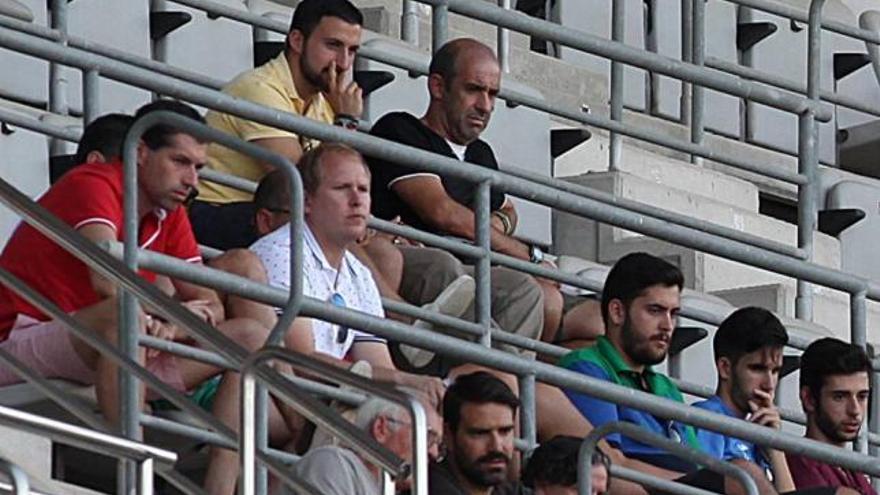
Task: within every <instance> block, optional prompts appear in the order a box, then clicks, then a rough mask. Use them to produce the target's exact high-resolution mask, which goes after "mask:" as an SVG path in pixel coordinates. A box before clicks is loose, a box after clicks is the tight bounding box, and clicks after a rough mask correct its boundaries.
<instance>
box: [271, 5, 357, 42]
mask: <svg viewBox="0 0 880 495" xmlns="http://www.w3.org/2000/svg"><path fill="white" fill-rule="evenodd" d="M324 17H336V18H339V19H342V20H343V21H345V22H347V23H348V24H356V25H358V26H363V25H364V15H363V14H361V11H360V10H358V8H357V7H355V6H354V5H353V4H352V3H351V2H349V1H348V0H303V1H302V2H300V3H299V5H297V6H296V9H295V10H294V11H293V18H292V19H291V20H290V30H289V31H288V32H293V31H294V30H297V31H299V32H301V33H302V34H303V38H308V37H309V35H310V34H312V31H313V30H314V29H315V26H317V25H318V23H320V22H321V19H323V18H324Z"/></svg>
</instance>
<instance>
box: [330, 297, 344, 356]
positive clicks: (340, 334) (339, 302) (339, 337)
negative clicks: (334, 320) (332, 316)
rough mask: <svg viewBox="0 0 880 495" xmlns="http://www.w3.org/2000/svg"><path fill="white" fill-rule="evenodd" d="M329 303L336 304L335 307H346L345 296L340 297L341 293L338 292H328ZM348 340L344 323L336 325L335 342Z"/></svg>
mask: <svg viewBox="0 0 880 495" xmlns="http://www.w3.org/2000/svg"><path fill="white" fill-rule="evenodd" d="M328 301H329V302H330V304H332V305H334V306H336V307H337V308H343V309H344V308H347V307H348V306H346V304H345V298H343V297H342V294H340V293H338V292H334V293H333V294H330V299H328ZM346 340H348V327H347V326H344V325H337V330H336V343H337V344H344V343H345V341H346Z"/></svg>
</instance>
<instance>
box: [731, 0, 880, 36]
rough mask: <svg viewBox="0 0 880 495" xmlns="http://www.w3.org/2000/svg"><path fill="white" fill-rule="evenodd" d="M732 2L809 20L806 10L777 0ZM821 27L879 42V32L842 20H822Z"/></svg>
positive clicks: (782, 15) (738, 0) (741, 0)
mask: <svg viewBox="0 0 880 495" xmlns="http://www.w3.org/2000/svg"><path fill="white" fill-rule="evenodd" d="M729 1H731V2H732V3H735V4H738V5H742V6H744V7H751V8H753V9H758V10H763V11H764V12H769V13H771V14H776V15H778V16H780V17H785V18H787V19H792V20H795V21H800V22H804V23H808V22H809V19H810V18H809V13H808V12H807V11H803V10H799V9H796V8H794V7H789V6H787V5H785V4H782V3H778V2H769V1H766V0H729ZM821 27H822V29H826V30H828V31H833V32H835V33H838V34H842V35H844V36H848V37H850V38H855V39H857V40H862V41H870V42H872V43H880V33H875V32H873V31H869V30H867V29H859V28H854V27H852V26H849V25H847V24H844V23H842V22H837V21H828V20H823V21H822V23H821Z"/></svg>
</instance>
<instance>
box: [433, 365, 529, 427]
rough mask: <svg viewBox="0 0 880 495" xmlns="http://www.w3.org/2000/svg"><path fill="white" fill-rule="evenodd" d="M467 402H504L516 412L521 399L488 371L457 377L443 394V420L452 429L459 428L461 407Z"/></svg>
mask: <svg viewBox="0 0 880 495" xmlns="http://www.w3.org/2000/svg"><path fill="white" fill-rule="evenodd" d="M465 403H475V404H489V403H496V404H503V405H505V406H508V407H510V409H511V410H512V411H513V412H516V410H517V408H518V407H519V399H518V398H517V397H516V395H515V394H514V393H513V391H512V390H510V387H508V386H507V384H506V383H504V382H503V381H501V380H500V379H498V377H496V376H494V375H492V374H491V373H488V372H486V371H476V372H474V373H468V374H466V375H461V376H459V377H456V379H455V382H453V383H452V385H450V386H449V388H448V389H446V395H444V396H443V422H444V423H446V424H447V425H449V427H450V428H451V429H452V431H456V430H458V423H459V422H460V421H461V408H462V406H463V405H464V404H465Z"/></svg>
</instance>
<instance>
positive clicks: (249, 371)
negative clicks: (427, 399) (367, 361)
mask: <svg viewBox="0 0 880 495" xmlns="http://www.w3.org/2000/svg"><path fill="white" fill-rule="evenodd" d="M270 360H280V361H282V362H284V363H286V364H288V365H290V366H292V367H294V368H298V369H300V370H305V371H307V372H308V373H310V374H313V375H314V376H321V377H323V378H328V379H330V380H333V381H336V382H338V383H344V384H347V385H351V386H354V387H357V388H359V389H363V390H367V391H368V392H370V393H371V394H373V395H378V396H379V397H382V398H384V399H387V400H390V401H392V402H395V403H398V404H403V405H404V406H405V407H406V408H407V409H409V412H410V413H411V415H412V419H413V422H412V423H413V449H414V451H415V455H414V456H413V459H414V460H415V462H416V463H419V459H420V458H421V473H420V469H419V468H418V466H417V469H416V473H415V486H416V493H419V494H423V493H425V492H426V488H427V479H426V475H427V464H426V462H427V426H426V419H425V413H424V410H423V409H422V407H421V405H420V404H418V402H416V401H414V400H411V399H410V398H409V397H407V396H405V395H404V394H403V393H401V392H398V391H396V390H393V389H391V388H390V387H387V386H385V385H380V384H377V383H374V382H372V381H369V380H367V379H366V378H363V377H361V376H358V375H355V374H354V373H351V372H350V371H348V370H343V369H341V368H337V367H335V366H333V365H331V364H329V363H325V362H323V361H320V360H318V359H316V358H313V357H311V356H307V355H305V354H301V353H296V352H293V351H290V350H286V349H283V348H281V347H265V348H263V349H261V350H259V351H257V352H255V353H253V354H251V355H250V356H249V357H248V359H247V360H246V361H245V362H244V363H243V364H242V367H241V381H242V385H241V397H242V400H241V440H240V442H241V443H240V446H239V450H240V453H241V481H240V483H241V486H242V495H253V494H254V468H255V462H254V454H255V452H256V451H257V450H258V449H257V448H256V442H255V441H254V420H255V415H254V414H253V412H252V411H253V408H252V407H251V406H252V403H253V400H254V398H255V397H254V395H255V388H256V384H257V380H258V379H259V380H261V381H264V382H265V385H266V386H267V387H268V388H269V389H270V390H273V391H277V390H278V384H279V383H282V382H279V380H283V378H281V377H280V375H278V374H277V373H272V374H267V373H264V371H265V366H262V365H263V363H265V362H266V361H270ZM288 388H293V389H294V390H296V387H288ZM297 395H299V397H295V401H294V402H293V403H290V405H291V406H293V407H294V408H296V409H297V410H298V411H300V413H301V414H304V415H305V416H306V417H307V418H308V419H309V420H310V421H312V422H314V423H315V424H316V425H317V426H319V427H322V428H325V429H327V430H328V431H329V432H331V433H332V434H333V435H334V436H338V437H342V438H343V439H344V440H345V441H346V444H347V445H349V446H351V447H352V448H354V449H355V450H357V451H359V452H360V453H361V454H362V455H364V457H366V460H367V461H369V462H371V463H372V464H374V465H376V466H378V467H380V468H381V469H382V470H384V471H387V472H390V473H392V475H393V476H394V477H399V476H404V475H406V474H407V473H408V472H409V468H408V465H407V464H406V462H404V461H403V460H402V459H400V458H399V457H398V456H397V455H395V454H394V453H393V452H391V451H390V450H388V448H386V447H385V446H383V445H381V444H377V443H374V442H371V441H370V439H369V437H367V435H366V434H365V433H364V432H363V431H361V430H358V429H357V428H356V427H354V425H352V424H351V423H349V422H348V421H346V420H345V419H343V418H342V417H341V416H339V414H338V413H336V412H335V411H333V410H332V409H330V408H329V407H328V406H325V405H323V404H322V403H320V402H318V401H316V400H315V399H313V398H312V397H311V396H309V395H307V394H304V393H303V394H299V392H297ZM322 410H323V411H322ZM315 411H322V412H324V414H315ZM270 467H271V466H270ZM420 475H421V478H422V480H421V483H422V484H423V486H422V489H421V490H420V489H419V487H420V484H419V478H420ZM290 481H291V483H290V484H292V485H293V486H297V484H298V483H301V482H302V480H290Z"/></svg>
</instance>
